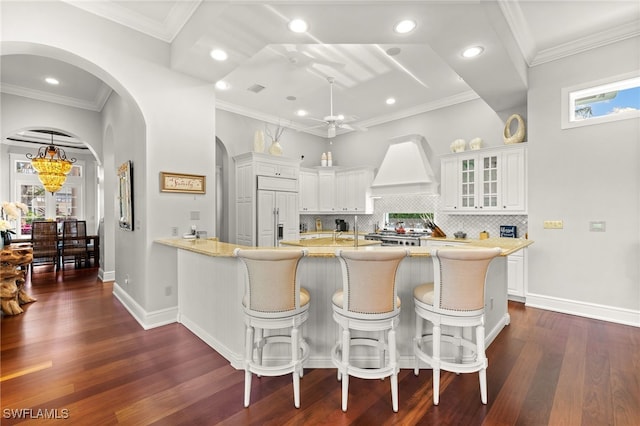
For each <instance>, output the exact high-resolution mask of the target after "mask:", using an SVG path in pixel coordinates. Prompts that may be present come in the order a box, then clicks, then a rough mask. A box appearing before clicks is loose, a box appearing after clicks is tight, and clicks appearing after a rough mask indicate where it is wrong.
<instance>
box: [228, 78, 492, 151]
mask: <svg viewBox="0 0 640 426" xmlns="http://www.w3.org/2000/svg"><path fill="white" fill-rule="evenodd" d="M479 98H480V96H478V94H477V93H476V92H474V91H473V90H468V91H466V92H463V93H460V94H457V95H453V96H449V97H448V98H443V99H439V100H437V101H434V102H429V103H426V104H422V105H417V106H415V107H413V108H407V109H404V110H402V111H398V112H396V113H394V114H388V115H384V116H380V117H375V118H371V119H369V120H365V121H361V122H358V123H357V125H358V127H364V128H367V127H373V126H378V125H380V124H384V123H388V122H390V121H395V120H400V119H403V118H407V117H412V116H414V115H418V114H422V113H425V112H429V111H434V110H437V109H440V108H445V107H448V106H452V105H456V104H461V103H464V102H468V101H472V100H474V99H479ZM216 109H220V110H223V111H228V112H232V113H234V114H239V115H243V116H245V117H250V118H254V119H256V120H260V121H264V122H266V123H271V124H277V125H280V126H283V127H287V128H289V129H293V130H296V131H298V132H305V133H309V134H312V135H315V136H320V137H321V138H325V139H328V138H327V136H326V132H323V131H321V130H318V129H307V130H305V126H302V125H300V124H299V123H296V122H294V121H291V120H289V123H288V124H285V123H282V118H280V117H276V116H273V115H270V114H265V113H263V112H260V111H256V110H252V109H249V108H245V107H243V106H240V105H236V104H232V103H230V102H226V101H220V100H218V101H216ZM354 124H355V123H354ZM354 131H356V130H343V129H338V131H337V134H336V136H339V135H342V134H345V133H350V132H354Z"/></svg>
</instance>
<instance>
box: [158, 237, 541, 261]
mask: <svg viewBox="0 0 640 426" xmlns="http://www.w3.org/2000/svg"><path fill="white" fill-rule="evenodd" d="M323 239H324V238H323ZM326 239H327V240H330V241H331V240H332V239H331V238H326ZM317 240H318V239H316V241H315V243H316V244H317V243H318V242H317ZM433 240H435V241H455V242H462V243H467V244H461V245H459V246H458V247H462V248H464V247H469V248H471V247H500V248H501V249H502V256H508V255H510V254H512V253H514V252H516V251H518V250H520V249H523V248H525V247H527V246H529V245H531V244H533V241H532V240H526V239H522V238H489V239H486V240H476V239H454V238H433ZM155 242H156V243H158V244H162V245H165V246H169V247H175V248H179V249H182V250H188V251H192V252H195V253H200V254H204V255H207V256H214V257H231V256H233V251H234V250H235V249H236V248H242V249H248V250H259V249H261V248H265V247H247V246H242V245H238V244H230V243H223V242H219V241H218V239H217V238H207V239H191V240H188V239H183V238H163V239H158V240H155ZM349 243H350V241H349ZM361 243H363V241H359V246H358V247H357V248H355V247H353V245H351V244H349V245H347V246H344V245H343V246H337V245H328V246H317V245H316V246H304V249H305V250H307V251H308V253H309V256H310V257H335V252H336V250H337V249H339V248H340V249H343V250H358V251H369V250H378V249H379V247H380V245H364V244H361ZM301 247H303V246H302V245H298V246H289V247H280V248H279V250H300V248H301ZM384 249H388V250H409V251H410V253H411V256H412V257H429V256H430V254H429V253H430V251H431V247H426V246H420V247H409V246H397V247H384Z"/></svg>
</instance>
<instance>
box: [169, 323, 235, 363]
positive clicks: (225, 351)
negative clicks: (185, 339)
mask: <svg viewBox="0 0 640 426" xmlns="http://www.w3.org/2000/svg"><path fill="white" fill-rule="evenodd" d="M179 322H180V323H181V324H182V325H184V326H185V327H186V328H187V329H189V331H191V332H192V333H193V334H195V335H196V336H198V338H200V340H202V341H203V342H205V343H206V344H207V345H209V346H211V347H212V348H213V349H214V350H215V351H216V352H218V353H219V354H220V355H222V356H223V357H224V358H226V359H227V360H229V362H230V363H231V366H232V367H234V368H236V369H238V370H242V369H243V368H244V367H243V364H244V360H243V354H242V353H240V354H236V353H234V352H233V351H231V350H230V349H229V348H228V347H227V346H225V345H223V344H222V343H220V341H219V340H218V339H216V338H215V337H213V336H212V335H211V334H209V333H207V332H206V331H205V330H204V329H203V328H202V327H200V326H199V325H198V324H196V323H195V322H194V321H191V320H190V319H189V318H188V317H187V316H186V315H185V314H181V315H180V321H179Z"/></svg>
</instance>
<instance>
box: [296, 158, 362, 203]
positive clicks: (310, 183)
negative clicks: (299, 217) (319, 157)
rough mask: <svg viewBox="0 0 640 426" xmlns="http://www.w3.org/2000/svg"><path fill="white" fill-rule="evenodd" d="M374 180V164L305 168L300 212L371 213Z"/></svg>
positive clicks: (301, 173)
mask: <svg viewBox="0 0 640 426" xmlns="http://www.w3.org/2000/svg"><path fill="white" fill-rule="evenodd" d="M303 174H304V176H303ZM371 182H373V168H372V167H353V168H344V169H343V168H339V167H319V168H314V169H302V170H301V172H300V199H301V200H304V201H301V203H300V213H303V214H305V213H314V214H319V213H325V214H331V213H352V214H357V213H362V214H371V213H373V200H372V199H371ZM314 200H315V201H314ZM314 207H315V209H314Z"/></svg>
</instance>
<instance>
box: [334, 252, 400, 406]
mask: <svg viewBox="0 0 640 426" xmlns="http://www.w3.org/2000/svg"><path fill="white" fill-rule="evenodd" d="M407 254H408V251H406V250H374V251H342V250H338V252H336V257H337V258H338V260H339V261H340V265H341V271H342V290H338V291H336V292H335V293H334V294H333V297H332V308H333V319H334V320H335V321H336V322H337V323H338V326H339V328H340V338H339V340H338V341H337V342H336V344H335V346H334V347H333V349H332V352H331V360H332V362H333V364H334V365H335V366H336V367H337V368H338V378H339V379H340V380H342V411H347V400H348V396H349V376H354V377H359V378H361V379H383V378H385V377H390V381H391V403H392V407H393V411H398V371H399V370H400V367H399V366H398V357H397V353H396V331H395V330H396V327H397V326H398V323H399V321H400V298H399V297H398V296H397V289H396V283H395V280H396V272H397V270H398V267H399V265H400V262H401V261H402V259H403V258H404V257H405V256H407ZM345 295H347V297H345ZM351 330H356V331H357V332H358V336H352V335H351ZM372 334H373V335H372ZM355 346H365V347H370V348H374V349H375V351H376V355H377V360H376V361H377V362H376V365H371V363H367V361H368V360H367V359H366V358H365V359H364V360H363V359H360V360H358V361H359V362H360V363H361V364H366V365H355V364H356V363H357V362H356V360H355V359H352V357H351V348H352V347H355Z"/></svg>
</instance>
